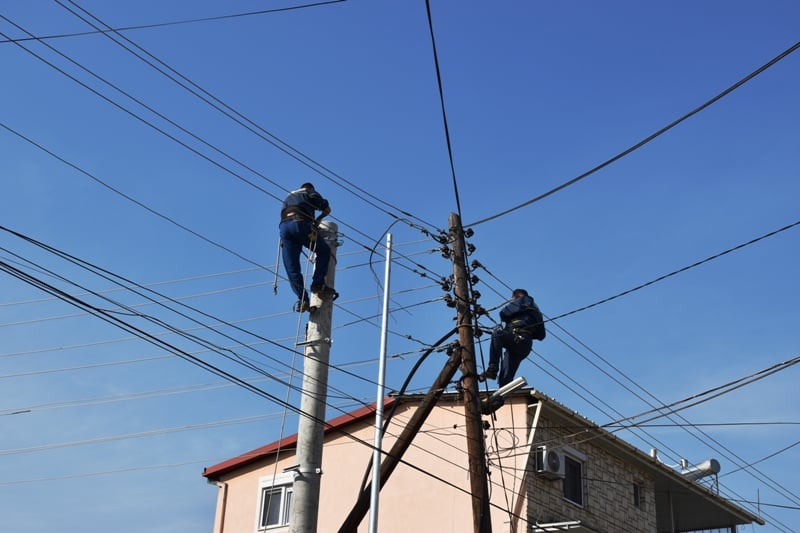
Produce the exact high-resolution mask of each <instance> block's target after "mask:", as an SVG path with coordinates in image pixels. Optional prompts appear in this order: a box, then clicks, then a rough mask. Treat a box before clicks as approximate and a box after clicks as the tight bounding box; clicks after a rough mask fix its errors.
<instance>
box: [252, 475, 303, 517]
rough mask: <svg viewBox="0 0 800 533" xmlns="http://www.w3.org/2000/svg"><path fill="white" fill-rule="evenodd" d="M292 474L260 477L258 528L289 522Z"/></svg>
mask: <svg viewBox="0 0 800 533" xmlns="http://www.w3.org/2000/svg"><path fill="white" fill-rule="evenodd" d="M292 482H293V477H292V475H291V474H290V475H288V476H287V475H281V476H276V477H275V478H272V477H267V478H261V480H260V482H259V489H260V496H259V500H260V501H259V507H258V508H259V511H258V529H259V530H265V529H269V528H273V527H281V526H286V525H288V524H289V518H290V517H291V516H292V495H293V492H294V491H293V489H292Z"/></svg>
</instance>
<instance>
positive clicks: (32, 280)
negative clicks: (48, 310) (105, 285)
mask: <svg viewBox="0 0 800 533" xmlns="http://www.w3.org/2000/svg"><path fill="white" fill-rule="evenodd" d="M0 270H2V271H5V272H6V273H8V274H10V275H12V276H14V277H16V278H18V279H19V280H20V281H24V282H25V283H28V284H30V285H32V286H34V287H36V288H39V289H41V290H44V291H46V292H48V293H49V294H52V295H54V296H57V297H59V299H63V300H64V301H65V302H67V303H69V304H71V305H74V306H76V307H80V308H83V309H88V310H91V311H92V314H94V315H95V316H97V317H98V318H100V319H102V320H103V321H106V322H108V323H110V324H112V325H114V326H116V327H119V328H121V329H124V330H126V331H129V332H135V333H136V334H137V335H139V336H140V337H141V338H142V340H145V341H147V342H149V343H151V344H154V345H156V346H159V347H162V348H165V349H167V350H168V351H170V352H172V353H174V354H175V355H177V356H178V357H180V358H181V359H184V360H186V361H188V362H190V363H192V364H194V365H196V366H198V367H200V368H202V369H204V370H207V371H209V372H211V373H213V374H215V375H217V376H219V377H222V378H224V379H226V380H229V381H231V382H232V383H235V384H236V385H238V386H240V387H242V388H244V389H246V390H248V391H250V392H253V393H255V394H257V395H259V396H261V397H263V398H265V399H267V400H269V401H271V402H273V403H275V404H277V405H279V406H285V403H284V402H283V400H281V399H280V398H278V397H277V396H275V395H273V394H271V393H269V392H267V391H264V390H262V389H260V388H258V387H256V386H254V385H252V384H250V383H248V382H247V381H245V380H243V379H241V378H239V377H237V376H235V375H233V374H231V373H229V372H227V371H225V370H222V369H221V368H219V367H217V366H215V365H213V364H211V363H208V362H207V361H204V360H202V359H200V358H197V357H195V356H192V355H191V354H189V353H187V352H185V351H184V350H181V349H180V348H178V347H176V346H174V345H172V344H170V343H168V342H166V341H163V340H160V339H158V338H156V337H153V336H152V335H150V334H149V333H148V332H146V331H144V330H142V329H141V328H139V327H137V326H134V325H132V324H130V323H128V322H126V321H124V320H122V319H120V318H118V317H116V316H114V314H113V313H109V312H108V311H106V310H104V309H100V308H98V307H95V306H93V305H91V304H89V303H88V302H85V301H84V300H82V299H80V298H76V297H74V296H72V295H70V294H68V293H66V292H64V291H62V290H60V289H58V288H57V287H54V286H52V285H50V284H48V283H46V282H44V281H42V280H40V279H38V278H36V277H34V276H31V275H29V274H27V273H25V272H24V271H22V270H19V269H17V268H16V267H14V266H13V265H10V264H8V263H7V262H5V261H2V260H0ZM288 408H289V409H291V410H292V411H293V412H294V413H295V414H297V415H300V416H305V417H310V418H314V417H311V415H309V414H308V413H305V412H303V411H302V410H300V409H299V408H297V407H294V406H291V405H289V406H288ZM315 421H316V422H318V423H320V424H322V425H323V426H324V427H326V428H329V429H331V430H333V431H337V432H339V433H341V434H343V435H344V436H345V437H347V438H349V439H351V440H353V441H354V442H356V443H358V444H361V445H363V446H366V447H368V448H369V449H374V447H373V446H372V444H370V443H369V442H367V441H365V440H363V439H361V438H359V437H356V436H355V435H353V434H352V433H350V432H348V431H346V430H344V429H343V428H340V427H336V426H332V425H330V424H329V423H328V422H327V421H325V420H319V419H315ZM422 451H423V452H428V453H430V451H428V450H424V449H422ZM381 453H386V452H385V451H383V450H381ZM437 457H438V458H439V459H440V460H443V461H446V462H448V463H452V462H451V461H450V460H448V459H446V458H444V457H441V456H437ZM399 462H400V463H402V464H404V465H406V466H408V467H410V468H412V469H413V470H416V471H417V472H420V473H422V474H424V475H426V476H428V477H431V478H433V479H434V480H436V481H438V482H440V483H443V484H445V485H447V486H450V487H452V488H455V489H456V490H459V491H461V492H464V493H465V494H469V492H468V491H467V490H466V489H464V488H462V487H461V486H459V485H456V484H455V483H452V482H450V481H447V480H446V479H444V478H442V477H440V476H437V475H436V474H433V473H432V472H430V471H428V470H426V469H424V468H421V467H419V466H417V465H415V464H413V463H410V462H408V461H405V460H403V459H400V460H399ZM452 464H454V465H455V464H456V463H452ZM461 466H462V467H463V465H461Z"/></svg>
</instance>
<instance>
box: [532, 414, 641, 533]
mask: <svg viewBox="0 0 800 533" xmlns="http://www.w3.org/2000/svg"><path fill="white" fill-rule="evenodd" d="M536 446H547V447H548V449H554V450H559V451H562V452H563V453H565V454H566V455H567V456H572V457H573V458H574V459H575V460H578V461H579V462H581V463H582V473H583V480H582V488H583V490H582V498H581V499H582V500H583V502H582V504H577V503H574V502H572V501H570V500H569V499H567V498H566V497H565V496H564V480H563V479H560V478H559V479H547V478H546V477H544V476H541V475H537V474H536V473H535V471H532V472H531V473H532V475H531V476H529V478H528V487H527V491H528V515H527V517H528V521H529V523H530V524H532V525H535V524H536V523H554V522H556V523H557V522H569V521H574V520H579V521H580V522H581V524H583V525H586V526H588V527H591V528H592V529H596V530H598V531H608V532H612V531H613V532H615V533H655V532H656V531H657V527H656V514H655V492H654V490H655V489H654V486H655V482H654V480H653V478H652V476H651V475H649V474H648V473H647V472H645V471H644V470H641V469H638V468H636V467H635V466H634V465H631V464H627V463H625V462H623V461H622V460H621V459H619V458H618V457H615V456H613V455H611V454H609V453H608V452H606V451H605V450H604V449H603V448H601V447H599V446H596V445H595V443H594V441H593V439H591V438H587V437H586V436H585V433H584V432H575V431H569V430H568V429H566V428H563V427H558V426H557V424H555V423H553V422H551V421H548V420H547V419H546V418H540V420H539V424H538V428H537V429H536V433H535V439H534V448H535V447H536ZM532 470H533V469H532ZM634 485H636V486H637V488H636V489H634ZM635 493H636V495H637V496H638V499H636V500H635V498H634V495H635ZM636 502H638V506H637V505H636Z"/></svg>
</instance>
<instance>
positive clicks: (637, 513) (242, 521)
mask: <svg viewBox="0 0 800 533" xmlns="http://www.w3.org/2000/svg"><path fill="white" fill-rule="evenodd" d="M421 399H422V396H420V395H411V396H403V397H393V398H388V399H387V400H386V404H385V412H386V414H387V415H389V414H392V416H391V420H390V423H389V426H388V428H387V431H386V436H385V437H384V439H383V449H384V450H388V449H389V448H390V447H391V446H392V444H393V443H394V441H395V440H396V437H397V435H398V434H399V433H400V432H401V430H402V428H403V427H404V425H405V424H406V422H407V421H408V420H409V418H410V417H411V415H412V414H413V413H414V410H415V409H416V408H417V406H418V405H419V403H420V401H421ZM374 423H375V421H374V405H373V406H370V407H364V408H361V409H358V410H355V411H353V412H351V413H348V414H345V415H342V416H339V417H337V418H334V419H332V420H330V421H329V424H328V425H327V427H326V429H325V440H324V452H323V468H322V478H321V485H320V500H319V520H318V522H319V528H318V530H319V532H320V533H327V532H336V531H339V529H340V527H341V525H342V523H343V521H344V519H345V518H346V517H347V515H348V513H349V512H350V510H351V508H352V507H353V505H354V503H355V501H356V499H357V497H358V495H359V493H360V492H361V490H362V483H366V482H367V481H368V480H369V479H370V474H369V472H368V466H369V463H370V459H371V457H372V454H373V449H372V442H373V440H374ZM484 428H485V439H486V440H485V447H486V452H487V464H488V471H489V474H490V475H489V479H490V512H491V522H492V530H493V531H494V532H532V533H543V532H550V531H570V532H572V533H588V532H605V533H643V532H644V533H648V532H652V533H668V532H687V531H711V530H713V531H718V532H725V531H730V532H734V531H736V527H737V526H738V525H744V524H751V523H757V524H763V523H764V522H763V520H761V519H760V518H759V517H758V516H755V515H753V514H752V513H750V512H748V511H747V510H745V509H743V508H741V507H739V506H737V505H735V504H733V503H731V502H729V501H727V500H726V499H724V498H722V497H720V496H719V495H718V494H717V493H716V492H715V491H714V490H713V489H712V488H711V487H709V486H708V483H706V482H705V481H696V480H693V479H691V477H690V476H686V475H682V474H681V473H680V471H678V470H676V469H675V468H672V467H669V466H667V465H664V464H662V463H661V462H660V461H659V460H658V458H657V457H654V456H653V455H650V454H648V453H645V452H643V451H641V450H639V449H637V448H635V447H634V446H631V445H630V444H628V443H626V442H624V441H622V440H621V439H620V438H618V437H616V436H615V435H614V434H612V433H610V432H608V431H606V430H604V429H602V428H600V427H598V426H597V425H596V424H594V423H592V422H590V421H589V420H587V419H586V418H584V417H582V416H580V415H578V414H577V413H575V412H573V411H571V410H569V409H567V408H566V407H565V406H563V405H561V404H559V403H558V402H556V401H555V400H553V399H552V398H549V397H547V396H545V395H544V394H542V393H539V392H536V391H532V390H530V389H526V390H522V391H517V392H515V393H513V394H511V395H510V396H509V397H508V398H507V399H506V404H505V405H504V406H503V407H502V408H501V409H499V410H498V411H496V412H495V413H494V414H493V415H491V416H485V417H484ZM296 442H297V437H296V435H293V436H290V437H286V438H284V439H281V440H279V441H276V442H273V443H271V444H268V445H266V446H263V447H261V448H258V449H255V450H252V451H250V452H247V453H244V454H242V455H240V456H238V457H234V458H232V459H229V460H227V461H224V462H222V463H219V464H216V465H213V466H210V467H208V468H206V469H205V471H204V472H203V475H204V476H205V477H206V478H207V479H208V481H209V482H210V483H214V484H216V485H217V487H218V491H219V494H218V500H217V509H216V515H215V522H214V530H213V531H214V533H243V532H244V533H251V532H252V533H262V532H264V533H283V532H284V531H288V526H287V524H288V519H289V516H290V508H291V499H292V481H293V476H294V475H295V470H296V467H297V466H298V465H296V462H295V456H294V448H295V445H296ZM468 464H469V463H468V457H467V446H466V431H465V417H464V406H463V403H462V400H461V399H460V398H459V396H458V394H456V393H452V394H450V393H448V394H445V395H444V396H443V397H442V398H441V399H440V400H439V401H438V403H437V404H436V406H435V407H434V409H433V411H432V412H431V413H430V415H429V416H428V417H427V419H426V422H425V424H424V426H423V427H422V429H421V430H420V431H419V432H418V433H417V434H416V436H415V437H414V441H413V443H412V445H411V447H410V448H409V449H408V451H407V452H406V453H405V455H404V456H403V458H402V462H401V463H400V464H399V465H398V467H397V468H396V470H395V471H394V472H393V473H392V475H391V477H390V478H389V479H388V480H386V484H385V486H384V487H383V489H382V490H381V491H380V501H379V515H378V524H379V531H380V532H381V533H407V532H409V531H415V532H416V531H419V532H423V531H436V532H437V533H448V532H453V533H455V532H458V533H463V532H464V531H472V530H473V517H472V506H471V501H470V493H469V490H470V480H469V469H468ZM695 477H696V476H695ZM368 524H369V519H368V516H365V517H364V519H363V520H362V521H361V525H360V526H359V528H358V532H366V531H368Z"/></svg>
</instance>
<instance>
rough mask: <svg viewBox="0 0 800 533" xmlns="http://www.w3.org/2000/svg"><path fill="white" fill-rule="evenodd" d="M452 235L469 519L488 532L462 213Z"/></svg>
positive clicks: (486, 485)
mask: <svg viewBox="0 0 800 533" xmlns="http://www.w3.org/2000/svg"><path fill="white" fill-rule="evenodd" d="M449 223H450V238H451V239H452V258H453V287H454V293H455V296H456V310H457V312H458V317H457V323H458V337H459V344H460V345H461V370H462V372H463V376H462V378H461V385H462V387H463V389H464V418H465V423H466V430H467V454H468V455H469V480H470V489H471V492H472V519H473V528H474V531H475V533H491V531H492V521H491V515H490V513H489V481H488V476H487V472H486V448H485V445H484V441H483V422H482V421H481V406H480V397H479V396H478V380H477V376H478V373H477V372H478V371H477V366H476V364H475V339H474V337H473V329H472V310H471V309H470V293H469V290H468V287H467V254H466V243H465V241H464V228H463V227H462V226H461V217H459V216H458V215H457V214H455V213H450V219H449Z"/></svg>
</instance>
